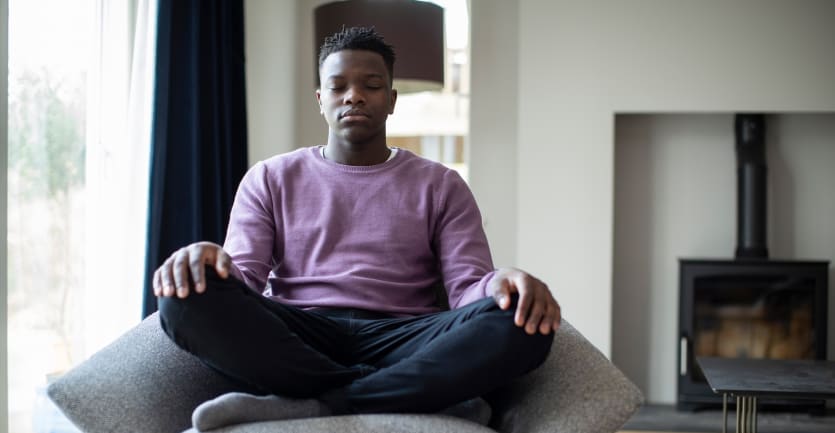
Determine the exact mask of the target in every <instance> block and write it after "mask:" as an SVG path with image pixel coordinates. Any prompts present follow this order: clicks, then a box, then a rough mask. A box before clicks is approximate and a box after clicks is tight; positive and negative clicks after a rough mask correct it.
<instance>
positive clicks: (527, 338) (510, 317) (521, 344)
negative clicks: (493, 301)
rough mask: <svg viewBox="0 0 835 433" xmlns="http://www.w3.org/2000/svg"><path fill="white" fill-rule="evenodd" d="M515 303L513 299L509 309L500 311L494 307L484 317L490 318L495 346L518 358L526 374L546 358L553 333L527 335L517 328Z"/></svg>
mask: <svg viewBox="0 0 835 433" xmlns="http://www.w3.org/2000/svg"><path fill="white" fill-rule="evenodd" d="M516 301H517V299H516V298H515V297H514V299H513V304H512V306H511V308H508V309H507V310H502V309H500V308H498V307H496V308H495V309H493V310H491V311H489V312H488V314H487V315H486V316H492V317H491V318H490V320H489V322H490V331H491V334H492V335H493V336H494V337H495V338H496V339H497V340H498V341H496V344H498V345H499V347H502V348H503V349H504V351H505V352H506V353H512V354H514V357H518V359H519V361H520V362H521V363H522V370H523V371H524V372H528V371H531V370H533V369H535V368H536V367H538V366H539V365H541V364H542V363H543V362H544V361H545V359H546V358H547V357H548V354H549V353H550V352H551V345H552V344H553V342H554V333H553V332H549V333H548V334H542V333H540V332H539V331H537V332H536V333H534V334H528V333H527V332H525V328H524V327H520V326H517V325H516V323H515V321H514V318H515V314H516Z"/></svg>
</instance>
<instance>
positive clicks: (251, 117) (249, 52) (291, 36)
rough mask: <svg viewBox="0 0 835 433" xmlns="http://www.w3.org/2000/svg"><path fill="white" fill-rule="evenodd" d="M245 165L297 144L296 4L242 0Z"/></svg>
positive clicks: (285, 150)
mask: <svg viewBox="0 0 835 433" xmlns="http://www.w3.org/2000/svg"><path fill="white" fill-rule="evenodd" d="M244 20H245V32H246V34H245V35H244V40H245V45H246V47H245V49H246V82H247V85H246V86H247V87H246V109H247V125H248V127H247V134H248V142H249V147H248V151H249V165H250V166H251V165H252V164H254V163H256V162H258V161H260V160H263V159H266V158H269V157H271V156H273V155H275V154H278V153H284V152H287V151H290V150H292V149H295V148H296V147H297V145H296V142H295V140H296V128H295V121H296V114H295V113H296V108H295V106H296V103H295V102H296V101H295V98H296V85H295V83H296V66H295V58H296V55H297V54H296V51H297V50H298V49H299V47H298V46H297V45H296V2H294V1H274V0H246V2H245V3H244Z"/></svg>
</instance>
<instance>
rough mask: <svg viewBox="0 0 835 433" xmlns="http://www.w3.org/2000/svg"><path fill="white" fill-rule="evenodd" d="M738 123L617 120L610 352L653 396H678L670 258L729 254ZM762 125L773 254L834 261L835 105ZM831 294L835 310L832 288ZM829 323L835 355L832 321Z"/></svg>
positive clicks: (679, 117) (693, 118) (713, 117)
mask: <svg viewBox="0 0 835 433" xmlns="http://www.w3.org/2000/svg"><path fill="white" fill-rule="evenodd" d="M733 122H734V118H733V115H732V114H730V113H721V114H719V113H717V114H665V115H625V116H618V118H617V128H616V149H615V154H616V158H615V237H614V273H613V274H614V284H613V286H614V294H613V300H614V305H616V307H615V308H614V312H613V313H614V315H613V325H614V326H613V337H614V341H613V361H614V362H615V364H617V365H618V366H619V367H621V369H623V371H624V372H625V373H626V375H627V376H628V377H630V378H631V379H632V380H633V381H634V382H635V383H636V384H637V385H638V386H639V387H640V388H641V389H642V390H644V392H645V396H646V397H647V400H648V401H649V402H652V403H673V402H675V398H676V394H675V392H676V374H677V370H676V367H677V364H676V350H677V348H678V346H677V344H678V334H677V326H678V289H679V287H678V261H677V259H678V258H720V259H721V258H732V257H733V255H734V250H735V247H736V154H735V151H734V134H733ZM766 127H767V129H768V136H767V140H766V141H767V143H766V146H767V149H768V150H767V158H768V209H769V211H768V215H767V221H768V238H767V244H768V247H769V255H770V257H772V258H784V259H815V260H830V261H831V262H833V263H835V220H833V218H832V215H835V194H833V193H832V191H833V190H835V171H833V170H832V168H833V167H835V114H788V115H769V116H768V117H767V125H766ZM833 277H835V267H832V268H830V281H833ZM829 297H830V311H835V310H833V307H832V306H831V305H832V304H833V301H835V299H833V298H835V289H833V288H832V287H830V290H829ZM828 332H829V342H828V346H829V347H830V358H831V354H832V353H834V352H835V350H832V349H835V348H834V347H833V343H835V335H833V334H834V333H835V321H830V323H829V330H828Z"/></svg>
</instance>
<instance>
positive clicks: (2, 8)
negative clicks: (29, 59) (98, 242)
mask: <svg viewBox="0 0 835 433" xmlns="http://www.w3.org/2000/svg"><path fill="white" fill-rule="evenodd" d="M8 23H9V3H8V2H7V1H6V0H2V1H0V433H4V432H6V431H7V430H8V428H9V419H8V417H9V405H8V395H7V393H8V390H9V383H8V371H9V366H8V363H7V361H6V360H7V358H6V354H7V344H6V319H7V317H8V315H7V308H6V293H7V292H6V290H7V287H6V284H7V283H8V279H7V277H6V276H7V275H8V273H7V268H6V260H7V257H6V234H7V232H6V214H7V212H6V189H7V185H6V180H7V177H6V169H7V167H8V162H7V160H6V158H7V155H8V152H7V150H6V149H7V146H8V143H7V142H6V140H8V136H9V134H8V126H7V119H8V108H9V104H8V94H7V92H8V89H9V86H8V79H9V70H8V67H9V61H8V60H9V25H8Z"/></svg>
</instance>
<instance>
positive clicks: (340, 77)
mask: <svg viewBox="0 0 835 433" xmlns="http://www.w3.org/2000/svg"><path fill="white" fill-rule="evenodd" d="M363 78H365V79H369V78H379V79H381V80H382V79H385V77H384V76H383V75H382V74H366V75H365V77H363ZM325 79H326V80H344V79H345V76H343V75H329V76H328V77H327V78H325Z"/></svg>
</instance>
